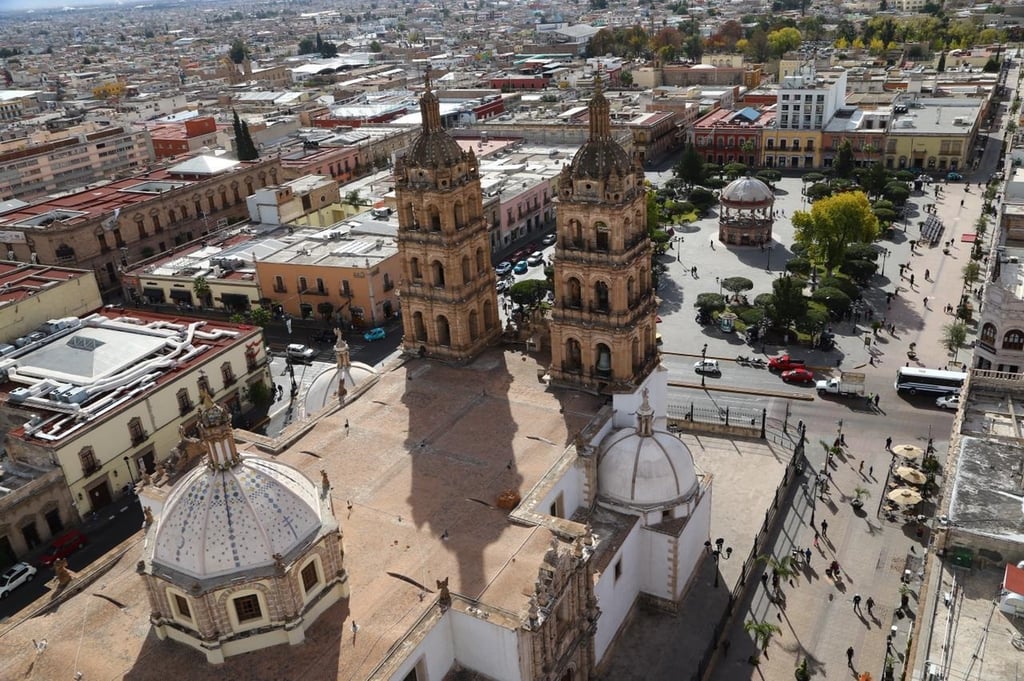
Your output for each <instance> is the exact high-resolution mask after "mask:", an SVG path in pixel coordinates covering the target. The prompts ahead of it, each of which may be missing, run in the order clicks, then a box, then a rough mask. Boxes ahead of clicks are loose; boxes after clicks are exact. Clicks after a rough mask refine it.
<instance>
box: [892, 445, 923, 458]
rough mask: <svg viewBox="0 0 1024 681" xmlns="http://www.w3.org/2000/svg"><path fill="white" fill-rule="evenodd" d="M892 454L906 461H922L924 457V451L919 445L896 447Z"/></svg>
mask: <svg viewBox="0 0 1024 681" xmlns="http://www.w3.org/2000/svg"><path fill="white" fill-rule="evenodd" d="M892 453H893V454H895V455H896V456H902V457H903V458H904V459H920V458H921V457H922V456H924V450H923V449H921V448H920V447H918V446H917V445H896V446H895V447H893V448H892Z"/></svg>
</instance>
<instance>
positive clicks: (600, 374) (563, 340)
mask: <svg viewBox="0 0 1024 681" xmlns="http://www.w3.org/2000/svg"><path fill="white" fill-rule="evenodd" d="M589 109H590V136H589V139H587V141H586V142H585V143H584V144H583V146H582V147H580V149H579V151H577V152H576V155H575V156H574V157H573V159H572V162H571V163H570V164H569V165H567V166H563V168H562V172H561V174H560V175H559V177H558V188H557V191H556V194H555V196H556V201H557V202H558V241H557V245H556V247H555V277H554V280H555V303H554V309H553V311H552V323H551V367H550V375H551V380H552V382H553V383H555V384H560V385H566V386H574V387H578V388H582V389H586V390H599V391H602V392H631V391H632V390H634V389H635V388H636V387H637V386H638V385H639V384H640V383H641V382H642V381H643V379H644V378H646V377H647V376H648V375H649V374H650V373H651V371H652V370H653V369H654V367H655V366H656V365H657V363H658V349H657V344H656V339H657V334H656V332H655V321H656V319H657V303H656V301H655V297H654V285H653V281H652V278H651V252H652V249H651V241H650V238H649V237H648V235H647V196H646V192H645V189H644V174H643V171H642V170H641V169H640V168H639V167H637V166H636V165H635V164H634V163H633V161H632V160H631V159H630V157H629V154H627V153H626V151H625V150H624V149H623V148H622V147H621V146H620V145H619V144H618V142H616V141H615V140H614V139H613V137H612V132H611V116H610V113H609V106H608V100H607V99H605V96H604V93H603V92H602V91H601V81H600V77H599V76H598V77H597V78H595V83H594V95H593V97H592V98H591V100H590V105H589Z"/></svg>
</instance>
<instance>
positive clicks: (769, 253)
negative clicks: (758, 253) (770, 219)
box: [764, 244, 772, 272]
mask: <svg viewBox="0 0 1024 681" xmlns="http://www.w3.org/2000/svg"><path fill="white" fill-rule="evenodd" d="M767 252H768V264H767V265H765V268H764V271H765V272H771V271H772V244H768V248H767Z"/></svg>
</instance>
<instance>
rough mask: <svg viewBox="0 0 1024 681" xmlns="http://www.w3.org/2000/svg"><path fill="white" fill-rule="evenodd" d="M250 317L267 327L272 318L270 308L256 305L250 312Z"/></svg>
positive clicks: (253, 321)
mask: <svg viewBox="0 0 1024 681" xmlns="http://www.w3.org/2000/svg"><path fill="white" fill-rule="evenodd" d="M249 317H250V318H251V319H252V323H253V324H255V325H256V326H259V327H260V328H265V327H266V326H267V324H269V323H270V320H271V318H272V317H271V314H270V310H268V309H266V308H264V307H254V308H253V309H252V310H251V311H250V312H249Z"/></svg>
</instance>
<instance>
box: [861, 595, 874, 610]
mask: <svg viewBox="0 0 1024 681" xmlns="http://www.w3.org/2000/svg"><path fill="white" fill-rule="evenodd" d="M864 604H865V605H867V606H868V614H869V615H874V614H875V613H873V612H871V610H872V608H874V607H875V599H874V598H872V597H871V596H868V599H867V600H866V601H864Z"/></svg>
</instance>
